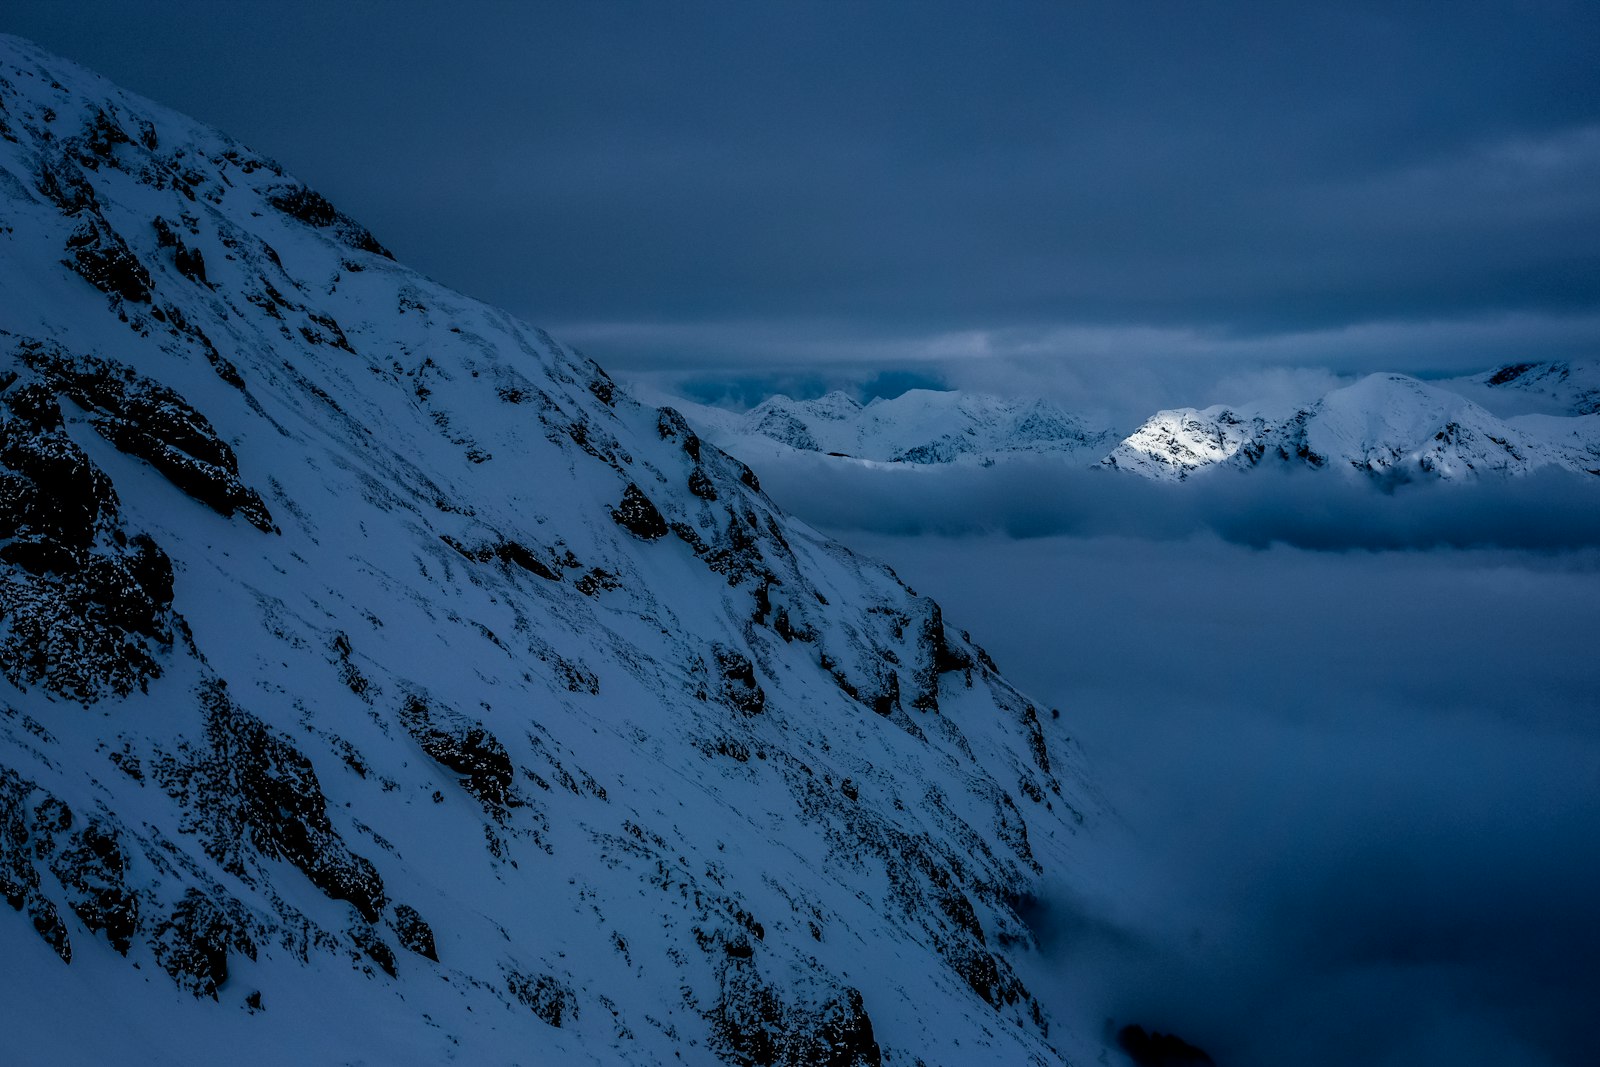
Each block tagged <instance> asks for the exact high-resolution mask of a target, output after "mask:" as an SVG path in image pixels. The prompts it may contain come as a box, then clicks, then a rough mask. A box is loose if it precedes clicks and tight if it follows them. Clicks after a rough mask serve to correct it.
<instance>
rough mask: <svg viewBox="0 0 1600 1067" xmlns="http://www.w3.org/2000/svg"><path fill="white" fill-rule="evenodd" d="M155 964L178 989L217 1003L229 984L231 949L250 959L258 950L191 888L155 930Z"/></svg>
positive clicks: (213, 905) (227, 919) (228, 920)
mask: <svg viewBox="0 0 1600 1067" xmlns="http://www.w3.org/2000/svg"><path fill="white" fill-rule="evenodd" d="M151 947H152V948H154V949H155V954H156V961H157V962H159V963H160V964H161V966H162V967H163V968H164V969H165V970H166V972H167V973H168V974H169V975H171V976H172V980H173V981H174V982H176V983H177V984H178V988H180V989H184V990H187V991H188V992H190V993H192V994H193V995H194V996H195V997H210V998H211V999H212V1000H216V999H218V998H217V991H218V990H220V989H221V988H222V985H223V983H224V982H226V981H227V980H228V949H229V948H230V947H234V948H240V949H241V950H242V951H244V952H245V954H246V955H248V956H249V957H250V958H251V959H254V958H255V947H254V945H253V944H252V943H251V942H250V941H249V938H248V937H247V936H246V935H245V933H244V932H243V931H242V930H241V929H239V928H238V927H237V926H235V925H234V923H233V922H232V921H231V920H230V919H229V918H228V916H227V914H226V913H224V911H223V910H222V909H221V908H219V907H217V905H216V904H214V903H212V901H210V900H209V899H207V897H206V895H205V894H204V893H202V892H201V891H200V890H198V889H195V888H193V887H190V888H189V889H188V890H187V891H186V892H185V893H184V895H183V899H182V900H180V901H179V902H178V904H177V906H176V907H174V908H173V909H172V914H171V915H169V916H168V917H167V918H166V919H164V920H162V922H161V923H160V924H159V925H158V926H157V927H156V930H155V936H154V938H153V939H152V941H151Z"/></svg>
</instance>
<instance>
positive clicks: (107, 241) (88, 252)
mask: <svg viewBox="0 0 1600 1067" xmlns="http://www.w3.org/2000/svg"><path fill="white" fill-rule="evenodd" d="M67 253H68V254H69V255H70V256H71V257H72V258H71V259H69V260H67V261H66V263H67V266H69V267H71V268H72V269H73V270H75V271H77V272H78V273H79V274H81V275H83V277H84V279H85V280H87V281H88V282H89V284H90V285H93V286H94V287H95V288H96V289H99V290H100V291H101V292H103V293H105V294H106V295H108V296H117V297H121V298H122V299H124V300H127V301H130V302H131V303H135V304H144V303H148V302H149V301H150V290H151V286H152V284H153V283H152V282H151V280H150V272H149V271H148V270H146V269H145V267H144V264H142V263H140V262H139V257H138V256H136V255H134V254H133V250H132V249H130V248H129V247H128V243H127V242H126V241H124V240H123V239H122V237H121V236H120V235H119V234H118V233H117V232H116V231H115V230H113V229H112V228H111V224H110V223H108V222H106V221H105V220H104V219H102V218H100V217H99V216H98V215H93V214H85V215H84V216H83V217H82V219H81V220H80V221H79V222H78V225H77V227H76V228H75V229H74V230H73V231H72V233H71V234H69V235H68V236H67Z"/></svg>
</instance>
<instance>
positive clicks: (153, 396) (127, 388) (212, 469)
mask: <svg viewBox="0 0 1600 1067" xmlns="http://www.w3.org/2000/svg"><path fill="white" fill-rule="evenodd" d="M18 354H19V355H20V356H21V358H22V360H23V361H24V362H25V363H27V364H28V366H30V367H31V368H33V369H34V370H35V371H37V372H38V373H39V375H40V376H41V377H42V378H43V379H44V380H45V381H46V382H47V383H49V384H50V386H51V387H53V388H54V389H56V390H57V391H59V392H62V393H65V394H66V395H67V396H69V397H71V398H72V400H73V401H74V402H75V403H77V404H78V405H79V406H81V407H83V408H86V409H88V410H89V411H90V412H91V419H90V421H91V423H92V424H93V425H94V428H95V429H96V430H97V431H98V432H99V433H100V434H101V436H103V437H104V438H105V439H106V440H108V441H110V442H111V443H112V444H113V445H115V446H116V447H117V448H118V449H119V450H120V451H123V452H126V453H128V454H129V455H132V456H137V457H138V458H140V459H143V460H145V461H146V462H147V463H149V464H150V465H151V466H152V467H154V468H155V469H156V470H158V471H160V472H161V473H162V474H163V475H165V476H166V477H167V479H168V480H169V481H171V482H172V484H174V485H176V486H177V487H178V488H179V489H182V490H183V491H184V492H185V493H187V494H189V495H190V496H192V497H194V498H195V499H196V500H198V501H200V502H201V503H203V504H205V505H206V506H207V507H210V508H212V509H213V510H215V511H217V512H218V513H220V514H222V515H229V516H231V515H233V514H234V513H235V512H237V513H238V514H240V515H242V516H244V518H245V519H247V520H248V521H249V522H250V524H251V525H253V526H255V527H256V528H257V529H259V530H262V531H264V532H274V531H275V530H276V527H275V526H273V524H272V516H271V514H270V513H269V512H268V511H267V506H266V504H265V503H263V502H262V500H261V496H260V494H259V493H257V492H256V491H255V490H254V489H250V488H249V487H247V486H246V485H245V484H244V483H243V481H241V480H240V478H239V461H238V459H237V458H236V457H235V456H234V454H233V449H231V448H229V447H228V445H227V443H226V442H224V441H223V440H222V439H221V438H220V437H219V436H218V435H217V432H216V430H214V429H213V428H212V426H211V423H210V422H209V421H207V419H206V417H205V416H204V415H201V414H200V413H199V412H198V411H196V410H194V408H192V407H190V406H189V404H188V403H187V402H186V401H185V400H184V399H183V398H182V397H181V396H179V395H178V394H177V393H175V392H173V391H172V390H171V389H168V388H167V387H166V386H164V385H162V384H161V383H159V382H157V381H154V380H153V379H150V378H146V377H144V376H143V375H140V374H136V373H135V372H134V371H133V370H131V369H130V368H127V367H124V366H122V365H120V364H117V363H113V362H112V361H110V360H105V359H97V358H95V357H92V356H82V357H76V358H75V357H72V356H69V355H68V354H67V353H66V352H64V351H63V350H61V349H60V348H58V347H56V346H54V345H51V344H48V343H41V342H24V343H23V344H22V345H20V346H19V348H18Z"/></svg>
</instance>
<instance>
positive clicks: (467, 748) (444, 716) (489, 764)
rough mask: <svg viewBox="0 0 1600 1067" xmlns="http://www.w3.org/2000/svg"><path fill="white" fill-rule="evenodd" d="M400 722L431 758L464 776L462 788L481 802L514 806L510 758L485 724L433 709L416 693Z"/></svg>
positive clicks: (409, 698)
mask: <svg viewBox="0 0 1600 1067" xmlns="http://www.w3.org/2000/svg"><path fill="white" fill-rule="evenodd" d="M400 721H401V722H403V723H404V724H405V727H406V729H407V730H408V731H410V733H411V736H412V737H413V738H415V739H416V742H417V744H418V745H420V746H422V751H424V752H426V753H427V754H428V756H429V758H431V759H433V760H435V761H436V762H438V763H442V764H444V765H445V766H446V767H448V768H450V769H451V770H452V771H455V772H456V773H457V774H459V775H461V776H462V778H461V787H462V788H463V789H465V790H466V791H467V792H469V793H471V794H472V795H473V796H475V797H477V798H478V800H479V801H480V802H482V803H483V804H485V805H499V806H502V807H503V806H506V805H508V804H511V803H513V799H514V798H513V797H512V795H511V782H512V778H513V774H514V770H515V769H514V768H513V767H512V765H511V756H510V755H509V754H508V753H507V752H506V746H504V745H502V744H501V743H500V741H499V740H498V739H497V738H496V737H495V736H494V735H493V734H491V733H490V732H489V731H488V730H487V729H485V728H484V726H483V724H482V723H479V722H474V721H472V720H471V719H468V718H467V717H466V716H465V715H462V714H461V713H460V712H457V711H453V710H451V709H449V708H437V707H434V708H430V707H429V706H428V704H427V702H425V701H424V700H423V699H422V698H421V697H419V696H417V695H416V694H408V695H407V696H406V698H405V701H404V702H403V703H402V705H401V707H400Z"/></svg>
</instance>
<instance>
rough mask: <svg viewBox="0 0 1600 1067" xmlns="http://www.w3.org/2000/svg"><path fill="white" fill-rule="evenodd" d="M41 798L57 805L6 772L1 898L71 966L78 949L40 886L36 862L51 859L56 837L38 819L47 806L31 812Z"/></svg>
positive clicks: (0, 770)
mask: <svg viewBox="0 0 1600 1067" xmlns="http://www.w3.org/2000/svg"><path fill="white" fill-rule="evenodd" d="M36 796H41V797H42V801H44V802H47V801H51V800H53V798H51V797H50V796H49V794H47V793H44V791H43V790H41V789H39V787H38V786H37V785H35V784H34V783H33V782H30V781H27V780H25V779H23V778H22V777H21V776H20V775H18V774H17V773H16V772H14V771H11V770H9V769H7V768H5V767H0V896H4V897H5V899H6V903H8V904H10V905H11V907H12V908H14V909H15V910H17V911H23V912H26V913H27V915H28V919H29V920H30V922H31V923H32V924H33V928H34V930H35V931H37V932H38V934H39V936H40V937H42V938H44V941H45V944H47V945H49V946H50V947H51V948H52V949H54V950H55V953H56V955H58V956H60V957H61V961H62V962H63V963H71V962H72V943H71V941H70V939H69V938H68V937H67V928H66V925H65V924H64V923H62V921H61V916H60V915H59V914H58V913H57V912H56V907H55V905H54V904H52V903H51V902H50V900H49V899H48V898H46V897H45V895H44V893H43V892H42V891H41V889H40V886H39V870H38V868H37V867H36V866H35V860H36V859H37V858H38V857H40V856H43V855H47V854H48V853H49V851H50V849H51V836H52V835H51V833H50V827H49V826H48V820H40V819H39V818H38V817H37V807H43V806H44V804H43V802H40V803H38V804H37V807H36V809H35V811H34V812H30V811H29V802H30V800H33V799H34V798H35V797H36ZM56 804H57V805H58V806H59V808H60V811H61V815H62V816H63V817H64V818H65V819H66V820H68V821H70V819H71V812H69V811H67V810H66V806H65V805H61V804H59V802H56ZM41 832H42V833H41Z"/></svg>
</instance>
